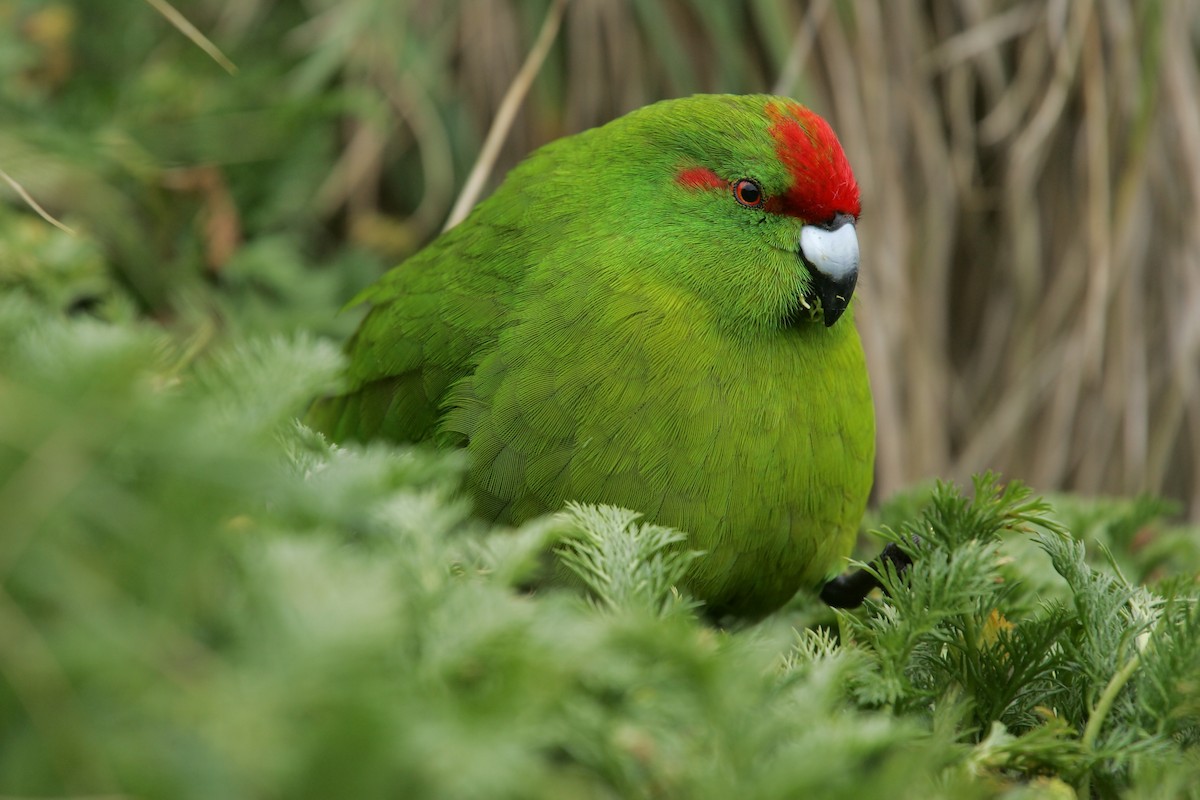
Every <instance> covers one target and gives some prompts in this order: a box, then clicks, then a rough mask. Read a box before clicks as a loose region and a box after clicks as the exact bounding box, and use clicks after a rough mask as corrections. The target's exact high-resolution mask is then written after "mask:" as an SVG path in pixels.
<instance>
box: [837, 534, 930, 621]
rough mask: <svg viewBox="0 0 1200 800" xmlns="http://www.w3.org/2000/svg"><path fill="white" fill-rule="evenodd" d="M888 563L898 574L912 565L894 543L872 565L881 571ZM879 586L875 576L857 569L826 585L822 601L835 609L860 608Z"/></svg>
mask: <svg viewBox="0 0 1200 800" xmlns="http://www.w3.org/2000/svg"><path fill="white" fill-rule="evenodd" d="M888 561H890V562H891V563H892V564H893V565H894V566H895V567H896V572H904V570H906V569H908V567H909V565H910V564H912V558H911V557H910V556H909V555H908V553H905V552H904V551H903V550H901V549H900V548H899V547H897V546H896V545H895V544H894V543H889V544H888V545H887V547H885V548H883V552H882V553H880V554H879V555H878V556H877V557H876V558H875V560H874V561H872V562H871V564H872V566H874V567H875V569H876V570H881V569H882V568H883V565H884V562H888ZM878 586H879V581H878V579H876V577H875V576H874V575H872V574H871V573H869V572H867V571H866V570H865V569H856V570H854V572H847V573H846V574H845V575H839V576H838V577H836V578H834V579H833V580H831V581H830V582H829V583H827V584H825V586H824V587H822V589H821V600H823V601H824V602H825V603H826V605H829V606H832V607H833V608H858V607H859V606H860V605H862V602H863V600H865V599H866V597H867V595H869V594H870V593H871V592H872V590H874V589H875V588H877V587H878Z"/></svg>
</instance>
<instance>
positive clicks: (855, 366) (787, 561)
mask: <svg viewBox="0 0 1200 800" xmlns="http://www.w3.org/2000/svg"><path fill="white" fill-rule="evenodd" d="M784 102H785V101H782V100H779V99H777V98H768V97H726V96H707V97H704V96H702V97H695V98H689V99H685V100H676V101H667V102H664V103H659V104H656V105H654V106H649V107H647V108H645V109H642V110H640V111H637V112H634V113H633V114H630V115H627V116H626V117H623V118H621V119H619V120H616V121H614V122H612V123H610V124H609V125H606V126H604V127H602V128H598V129H595V130H592V131H588V132H585V133H583V134H580V135H578V136H574V137H570V138H567V139H562V140H559V141H558V142H555V143H553V144H551V145H549V146H547V147H545V148H543V149H541V150H540V151H538V152H537V153H535V154H533V155H532V156H531V157H530V158H529V159H528V160H527V161H526V162H524V163H523V164H522V165H521V166H519V167H518V168H517V169H515V170H514V171H513V172H512V173H511V174H510V175H509V176H508V178H507V179H506V181H505V182H504V184H503V185H502V186H501V187H500V188H499V189H498V190H497V191H496V192H495V194H494V195H493V196H492V197H491V198H489V199H488V200H487V201H485V202H484V203H482V204H481V205H480V206H479V207H477V208H476V209H475V211H474V212H473V213H472V214H471V215H470V216H469V217H468V218H467V220H466V221H464V222H463V223H462V224H461V225H459V226H458V227H456V228H454V229H453V230H451V231H449V232H448V233H446V234H444V235H442V236H441V237H440V238H438V239H437V240H436V241H434V242H433V243H432V244H431V245H430V246H429V247H427V248H426V249H425V250H423V251H422V252H420V253H418V254H417V255H416V256H414V257H413V258H411V259H409V260H408V261H407V262H405V263H404V264H402V265H401V266H400V267H398V268H396V269H395V270H393V271H392V272H390V273H388V275H386V276H385V277H384V278H383V279H382V280H381V281H380V282H379V283H378V284H376V285H375V286H373V287H371V288H369V289H368V290H366V291H365V292H363V294H362V295H361V296H360V297H359V298H357V301H358V302H366V303H369V304H370V305H371V309H370V312H369V313H368V315H367V316H366V318H365V319H364V321H363V323H362V325H361V327H360V328H359V330H358V332H357V333H356V334H355V336H354V337H353V338H352V339H351V340H350V342H349V343H348V345H347V352H348V354H349V357H350V366H349V369H348V373H347V381H348V384H349V387H348V389H347V392H346V393H345V394H343V395H340V396H338V397H331V398H326V399H324V400H321V401H319V402H318V403H316V404H315V405H314V407H313V409H312V411H311V413H310V417H309V420H310V422H311V423H312V424H313V425H314V426H316V427H318V428H320V429H322V430H324V431H326V432H328V433H329V434H330V435H331V436H333V437H334V438H336V439H343V440H344V439H357V440H367V439H371V438H375V437H384V438H389V439H393V440H396V441H423V440H437V441H439V442H441V443H443V444H453V445H460V446H465V447H467V448H468V450H469V453H470V461H471V468H470V473H469V475H470V477H469V482H470V487H471V491H472V492H473V494H474V497H475V503H476V510H477V512H478V513H479V514H481V515H483V516H486V517H490V518H494V519H500V520H509V521H514V522H515V521H520V520H523V519H525V518H528V517H530V516H533V515H537V514H541V513H545V512H548V511H554V510H557V509H558V508H560V507H561V506H562V505H563V504H564V502H566V501H568V500H575V501H580V502H590V503H608V504H613V505H618V506H625V507H628V508H631V509H635V510H638V511H641V512H644V513H645V514H646V516H647V518H648V519H649V520H650V521H652V522H655V523H658V524H661V525H667V526H672V527H676V528H679V529H681V530H683V531H686V532H687V533H688V536H689V541H688V543H687V547H690V548H692V549H698V550H703V551H705V552H706V555H705V556H704V557H703V558H700V559H697V560H696V561H694V562H693V563H692V565H691V568H690V572H689V573H688V577H687V588H688V589H689V590H690V591H691V592H692V593H693V594H694V595H696V596H697V597H698V598H699V599H701V600H703V601H705V602H706V603H707V604H708V605H709V607H710V609H711V610H712V611H713V612H714V613H726V612H729V613H736V614H741V615H746V616H759V615H762V614H765V613H769V612H770V611H771V610H773V609H775V608H778V607H779V606H780V605H782V604H783V603H785V602H786V601H787V600H788V599H789V598H790V597H791V595H792V594H794V593H795V592H796V590H797V589H798V588H800V587H815V586H816V585H818V584H819V583H820V582H822V581H823V580H824V579H825V578H826V577H827V576H828V575H829V574H830V573H831V572H834V571H837V570H838V569H839V567H840V561H841V559H843V558H844V557H845V556H846V555H847V554H848V552H849V550H850V547H851V544H852V542H853V538H854V534H855V531H856V530H857V526H858V524H859V521H860V519H861V516H862V513H863V509H864V507H865V504H866V500H867V495H868V493H869V491H870V487H871V481H872V472H873V462H874V417H873V412H872V403H871V396H870V390H869V386H868V381H867V373H866V368H865V363H864V359H863V352H862V347H861V344H860V342H859V338H858V335H857V333H856V331H855V329H854V322H853V304H851V309H850V310H849V311H848V312H847V313H846V314H845V315H844V316H843V317H842V318H841V320H840V321H839V322H837V324H836V325H833V326H832V327H829V328H826V327H825V326H824V325H823V324H821V322H820V320H819V319H816V318H815V317H811V315H809V314H806V313H798V311H801V308H800V306H801V304H802V303H803V302H804V300H803V298H805V297H807V296H809V293H810V289H811V286H810V283H811V276H810V274H809V273H808V271H807V269H806V268H805V267H804V265H803V264H802V262H801V259H800V258H799V257H798V255H797V242H798V241H799V232H800V230H801V229H802V228H803V227H804V225H805V224H808V223H810V222H813V223H815V222H824V220H804V219H800V218H798V217H796V216H794V215H789V214H786V213H772V212H769V211H767V210H763V209H751V208H746V207H744V206H742V205H739V204H738V203H737V202H735V200H734V198H733V195H732V193H731V192H730V191H729V190H728V189H722V188H720V187H719V186H718V187H715V188H696V187H694V186H687V185H683V184H681V182H680V181H679V180H678V176H679V173H680V171H681V170H684V169H688V168H691V167H702V168H705V169H708V170H711V171H712V172H713V173H715V174H716V175H717V176H719V177H720V178H721V180H723V181H736V180H738V179H740V178H752V179H753V180H755V181H756V182H758V183H759V184H760V185H761V187H762V189H763V192H764V193H765V194H766V195H767V196H768V197H782V196H784V195H786V194H787V192H788V191H789V190H790V189H791V188H792V187H793V186H794V182H795V181H796V180H797V179H796V173H795V171H794V169H789V167H788V165H787V164H785V163H782V162H781V159H780V156H779V154H778V153H777V148H778V146H779V142H778V139H777V138H773V137H772V135H771V125H772V119H773V117H772V115H771V113H769V109H768V107H774V108H779V107H783V108H789V107H791V106H783V105H781V104H783V103H784ZM788 102H790V101H788ZM839 153H840V151H839ZM852 213H855V214H856V213H857V209H854V211H853V212H852Z"/></svg>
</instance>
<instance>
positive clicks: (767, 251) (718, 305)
mask: <svg viewBox="0 0 1200 800" xmlns="http://www.w3.org/2000/svg"><path fill="white" fill-rule="evenodd" d="M592 144H593V158H594V159H595V160H596V161H597V162H600V163H599V164H598V166H600V167H602V168H603V169H604V170H605V171H606V174H607V176H608V178H609V179H610V180H611V178H612V176H613V175H614V174H616V175H617V184H616V185H617V186H618V187H619V192H618V198H619V199H618V200H617V201H616V202H619V203H623V204H625V205H624V208H625V211H624V214H623V216H622V221H621V226H620V228H619V230H621V231H622V234H621V235H619V236H618V237H617V239H618V241H615V242H610V245H612V246H615V247H619V248H623V249H625V251H626V252H628V253H629V254H630V255H631V256H633V257H636V258H638V260H639V268H641V269H646V270H655V271H660V272H663V273H665V274H664V275H663V277H664V278H667V279H669V280H670V281H672V282H673V283H675V284H676V285H680V286H685V287H686V288H687V289H688V290H690V291H693V292H695V293H697V294H699V295H701V296H703V297H704V298H705V300H706V302H707V303H708V305H709V306H710V307H712V308H714V309H715V312H714V313H717V314H718V315H719V316H721V317H722V318H723V319H724V321H726V322H730V323H732V324H734V325H735V326H738V327H743V328H745V327H746V326H749V327H752V328H754V329H760V330H761V329H763V328H771V329H780V328H785V327H798V326H806V325H811V324H813V323H814V322H817V321H823V322H824V325H825V326H827V327H828V326H832V325H834V324H835V323H836V322H837V321H838V320H839V318H841V317H842V314H843V312H845V311H846V309H847V307H848V305H849V303H850V298H851V296H852V295H853V293H854V287H855V283H856V281H857V278H858V264H859V253H858V238H857V234H856V229H855V225H856V223H857V220H858V215H859V211H860V203H859V191H858V184H857V183H856V182H855V180H854V175H853V173H852V172H851V170H850V165H849V163H848V162H847V160H846V156H845V154H844V153H843V152H842V147H841V145H840V144H839V143H838V140H837V137H836V136H835V135H834V133H833V131H832V129H831V128H830V127H829V125H828V123H826V122H825V120H823V119H821V117H819V116H817V115H816V114H815V113H813V112H812V111H810V110H809V109H807V108H805V107H804V106H802V105H800V104H798V103H796V102H794V101H791V100H787V99H784V98H778V97H770V96H764V95H751V96H732V95H699V96H695V97H690V98H684V99H679V100H669V101H665V102H662V103H657V104H655V105H652V106H647V107H646V108H644V109H641V110H639V111H636V112H634V113H632V114H629V115H627V116H626V117H624V118H622V120H619V121H618V122H617V123H612V124H611V125H609V126H606V127H605V128H601V129H598V130H597V131H595V132H594V136H593V142H592ZM606 183H608V181H606ZM609 185H610V186H611V183H610V184H609ZM643 203H649V204H650V209H651V213H649V214H643V213H639V211H640V209H637V208H636V206H637V205H641V204H643Z"/></svg>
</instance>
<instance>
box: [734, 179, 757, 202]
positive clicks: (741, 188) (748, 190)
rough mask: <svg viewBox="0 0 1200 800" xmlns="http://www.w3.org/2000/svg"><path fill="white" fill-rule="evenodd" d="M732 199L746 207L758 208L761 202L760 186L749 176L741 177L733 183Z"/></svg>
mask: <svg viewBox="0 0 1200 800" xmlns="http://www.w3.org/2000/svg"><path fill="white" fill-rule="evenodd" d="M733 199H734V200H737V201H738V202H739V203H741V204H742V205H744V206H746V207H747V208H758V207H759V206H761V205H762V204H763V192H762V187H761V186H759V185H758V184H757V183H755V182H754V181H752V180H750V179H749V178H742V179H741V180H740V181H738V182H737V183H735V184H734V185H733Z"/></svg>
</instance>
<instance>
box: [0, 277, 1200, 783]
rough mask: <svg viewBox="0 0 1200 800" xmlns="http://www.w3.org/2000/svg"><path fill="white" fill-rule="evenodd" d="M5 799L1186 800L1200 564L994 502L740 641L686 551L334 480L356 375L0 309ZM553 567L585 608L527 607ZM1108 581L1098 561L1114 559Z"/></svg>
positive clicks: (1194, 721)
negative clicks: (567, 574)
mask: <svg viewBox="0 0 1200 800" xmlns="http://www.w3.org/2000/svg"><path fill="white" fill-rule="evenodd" d="M0 343H2V344H0V375H2V376H3V378H2V383H0V386H2V391H0V444H2V448H0V498H2V501H3V507H4V510H5V521H4V536H3V537H2V538H0V590H2V591H0V640H2V641H3V642H4V646H3V648H0V676H3V680H2V681H0V789H2V790H3V792H4V793H5V794H8V795H13V796H79V795H114V796H146V797H151V796H153V797H216V796H220V797H239V796H247V797H248V796H283V797H295V796H314V797H317V796H330V795H333V794H337V795H340V796H372V795H380V794H402V795H403V796H407V797H470V796H480V797H504V796H512V797H529V796H540V797H573V796H580V797H629V796H659V797H729V796H733V795H740V796H755V797H773V796H778V797H794V796H798V795H799V796H806V795H807V794H809V793H812V794H813V796H823V797H857V796H864V795H866V796H903V797H910V796H911V797H935V796H944V797H970V796H979V797H997V796H1000V797H1025V796H1047V797H1050V796H1055V797H1057V796H1068V797H1069V796H1072V792H1078V793H1079V794H1078V795H1077V796H1088V793H1089V792H1091V793H1093V794H1094V795H1095V796H1101V797H1112V796H1132V797H1164V796H1188V793H1189V792H1190V793H1192V794H1191V796H1195V792H1196V791H1197V789H1196V787H1197V786H1200V765H1198V763H1197V760H1196V756H1197V752H1198V751H1197V748H1196V745H1197V741H1198V737H1200V605H1198V604H1197V596H1198V594H1200V593H1198V592H1197V587H1196V583H1195V579H1194V575H1195V571H1196V569H1197V566H1198V562H1200V557H1198V553H1197V548H1196V532H1195V531H1194V530H1192V529H1187V528H1181V527H1172V526H1171V525H1170V524H1169V523H1166V522H1164V521H1163V519H1162V515H1163V513H1164V512H1165V511H1169V510H1170V509H1169V508H1168V507H1167V506H1165V505H1164V504H1162V503H1158V502H1155V501H1151V500H1148V499H1143V500H1140V501H1124V502H1122V501H1111V502H1096V501H1085V500H1079V499H1074V498H1063V499H1062V500H1060V501H1057V502H1054V501H1046V500H1043V499H1041V498H1038V497H1036V496H1035V495H1033V494H1032V493H1031V492H1030V490H1028V489H1027V488H1025V487H1023V486H1021V485H1020V484H1019V483H1016V482H1008V483H1005V482H1003V481H1001V480H999V479H998V478H996V477H995V476H992V475H982V476H980V477H978V478H977V479H976V480H975V482H974V484H973V486H971V487H966V488H965V489H964V488H960V487H953V486H949V485H940V486H937V487H935V488H933V489H932V490H930V491H925V492H918V493H915V494H910V495H905V496H902V497H901V498H899V499H898V500H897V501H896V502H895V503H893V504H890V505H885V506H884V508H883V510H882V512H881V515H880V517H879V519H877V520H875V521H874V525H875V527H876V529H877V530H878V531H880V533H879V535H878V536H876V537H871V541H870V542H869V543H867V544H866V547H868V548H870V547H875V548H877V547H878V544H879V541H880V539H881V538H882V539H888V540H892V541H896V542H898V543H901V544H902V545H903V546H905V547H907V548H909V549H911V550H913V551H914V552H915V553H916V555H917V556H918V558H917V561H916V564H915V565H914V567H913V568H912V569H911V571H910V572H909V573H908V574H907V575H906V576H905V577H903V578H901V577H898V576H897V575H895V574H894V573H893V572H890V571H889V572H885V573H884V574H883V575H882V578H883V580H884V584H885V586H886V587H887V589H888V594H887V595H885V596H879V597H877V598H875V599H873V600H871V601H870V602H868V604H867V605H866V607H865V608H863V609H861V610H859V611H855V612H850V613H842V614H838V615H834V613H833V612H831V611H828V610H826V609H823V608H822V607H820V606H819V605H818V604H816V603H815V602H814V601H813V600H812V598H811V597H799V598H797V600H796V601H795V602H794V603H793V604H792V605H790V606H789V607H787V608H786V609H785V610H784V611H782V612H780V613H779V614H777V615H775V616H773V617H771V618H769V619H768V620H767V621H766V622H764V623H762V624H760V625H758V626H754V627H749V628H746V629H740V630H719V629H714V628H713V627H711V626H710V625H708V624H707V623H705V622H703V621H702V620H701V619H700V618H698V617H697V615H696V613H695V609H694V606H693V604H692V603H690V602H689V600H688V598H686V597H684V596H681V595H680V594H679V593H678V592H677V591H676V590H675V588H674V584H675V582H676V581H677V579H678V577H679V575H680V574H681V570H682V567H683V566H684V564H685V563H686V560H687V559H690V558H703V557H704V556H703V554H694V553H690V552H688V551H683V550H679V549H677V547H676V546H675V545H676V544H677V543H678V541H679V535H678V534H677V533H675V532H672V531H668V530H665V529H661V528H655V527H653V526H644V525H641V524H639V523H638V521H637V519H636V515H635V514H633V513H631V512H625V511H621V510H617V509H611V508H595V507H571V508H569V509H567V510H566V511H565V513H564V514H563V515H561V516H559V517H556V518H551V519H547V520H544V521H539V522H536V523H531V524H529V525H526V526H525V527H522V528H520V529H518V530H515V531H511V530H505V531H496V530H488V529H487V528H486V527H485V526H483V525H482V524H481V523H478V522H475V521H473V520H472V519H471V518H470V516H469V514H468V509H467V507H466V505H465V503H464V502H463V501H462V500H461V499H459V498H457V497H456V494H455V490H456V488H457V486H458V483H459V479H460V477H461V470H462V467H463V464H462V463H461V459H459V458H457V457H456V455H455V454H454V453H437V452H431V451H421V450H405V449H395V448H389V447H384V446H373V447H369V448H366V449H362V450H343V449H337V450H335V449H332V448H330V447H329V446H328V445H327V444H325V442H324V441H323V440H322V439H321V438H320V437H319V436H317V435H316V434H314V433H312V432H311V431H308V430H306V429H304V428H303V427H302V426H300V425H299V424H298V423H297V422H296V421H295V420H294V415H295V414H296V413H297V412H298V411H299V410H301V409H303V407H304V404H305V403H306V401H307V398H309V397H311V396H312V395H313V394H314V393H315V392H317V391H319V390H321V389H323V388H327V387H328V386H329V385H330V382H331V381H333V380H334V379H335V376H336V374H337V369H338V366H339V363H340V361H339V355H338V353H337V351H336V349H335V348H333V347H332V346H331V345H329V344H327V343H324V342H321V341H318V340H315V339H312V338H308V337H305V336H295V337H291V338H285V337H278V336H275V337H267V338H246V339H239V340H236V341H230V342H227V343H225V344H223V345H221V346H219V347H217V348H215V349H214V350H213V351H211V352H208V353H206V354H205V355H204V356H203V357H200V358H196V357H194V348H192V347H190V343H189V342H188V341H186V340H184V341H181V340H178V339H175V338H173V337H172V336H170V335H169V334H165V333H163V332H162V331H161V330H159V329H157V328H155V327H152V326H150V325H148V324H146V323H136V322H135V323H128V324H122V325H114V324H111V323H107V322H101V321H96V320H90V319H85V320H63V319H59V318H56V317H55V316H53V315H51V314H48V313H47V312H46V309H45V308H44V307H39V306H37V305H36V304H35V303H34V302H32V301H29V300H27V299H24V298H21V297H19V296H17V295H15V294H12V295H7V296H5V298H4V300H3V303H2V304H0ZM547 548H551V549H557V550H558V551H559V552H560V554H561V557H562V558H563V560H564V562H565V563H566V564H567V565H568V566H569V568H570V569H572V570H573V571H574V572H575V573H576V574H577V575H578V577H579V579H580V582H581V583H582V584H583V585H584V586H586V587H587V591H585V592H574V591H568V590H541V591H533V592H530V591H528V590H527V589H525V588H522V587H523V586H524V584H525V582H526V579H527V578H528V577H529V576H530V574H531V573H532V572H533V571H535V570H537V569H538V566H539V559H540V558H541V557H542V554H543V553H544V552H545V551H546V549H547ZM1089 550H1090V553H1091V556H1092V558H1090V559H1089V558H1088V557H1087V556H1088V551H1089Z"/></svg>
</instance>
